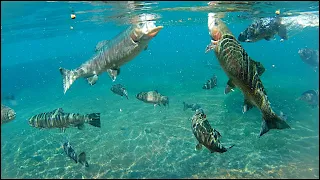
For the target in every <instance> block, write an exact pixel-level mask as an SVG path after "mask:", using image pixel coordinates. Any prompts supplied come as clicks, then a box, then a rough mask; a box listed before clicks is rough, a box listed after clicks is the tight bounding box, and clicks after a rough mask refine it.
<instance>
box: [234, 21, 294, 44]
mask: <svg viewBox="0 0 320 180" xmlns="http://www.w3.org/2000/svg"><path fill="white" fill-rule="evenodd" d="M281 21H282V19H281V17H268V18H260V19H259V20H256V21H254V22H253V23H252V24H251V25H250V26H249V27H247V28H246V29H245V30H244V31H243V32H241V33H240V35H239V36H238V40H239V41H241V42H256V41H259V40H261V39H265V40H267V41H269V40H271V39H272V38H273V37H274V36H275V35H276V34H278V35H279V36H280V37H281V38H282V39H283V40H287V39H288V37H287V29H286V26H285V25H284V24H282V23H281Z"/></svg>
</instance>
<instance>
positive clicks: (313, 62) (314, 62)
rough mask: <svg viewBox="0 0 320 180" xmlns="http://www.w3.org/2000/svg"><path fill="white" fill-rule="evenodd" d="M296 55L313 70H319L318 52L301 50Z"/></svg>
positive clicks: (306, 49)
mask: <svg viewBox="0 0 320 180" xmlns="http://www.w3.org/2000/svg"><path fill="white" fill-rule="evenodd" d="M298 53H299V55H300V58H301V59H302V61H303V62H305V63H307V64H308V65H310V66H312V67H313V68H315V69H317V68H319V50H317V49H309V48H303V49H300V50H299V51H298Z"/></svg>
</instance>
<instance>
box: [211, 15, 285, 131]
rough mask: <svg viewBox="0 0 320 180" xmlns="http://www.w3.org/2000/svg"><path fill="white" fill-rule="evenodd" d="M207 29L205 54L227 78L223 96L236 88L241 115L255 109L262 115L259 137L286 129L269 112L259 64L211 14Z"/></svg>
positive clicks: (272, 112) (278, 118) (277, 118)
mask: <svg viewBox="0 0 320 180" xmlns="http://www.w3.org/2000/svg"><path fill="white" fill-rule="evenodd" d="M208 29H209V35H210V37H211V43H210V44H209V45H208V46H207V48H206V50H205V52H208V51H210V50H213V51H214V52H215V55H216V57H217V60H218V62H219V64H220V66H221V67H222V69H223V70H224V72H225V73H226V75H227V76H228V77H229V81H228V82H227V87H226V90H225V92H226V91H227V92H228V91H230V90H233V89H234V88H236V87H238V88H239V89H240V90H241V92H242V93H243V95H244V103H243V110H242V112H243V113H245V112H247V111H248V110H250V109H251V108H253V107H258V108H259V109H260V111H261V113H262V118H263V121H262V125H261V130H260V136H262V135H263V134H265V133H267V132H268V131H269V130H270V129H286V128H290V126H289V125H288V124H287V122H286V121H285V120H284V119H282V118H281V117H280V116H278V115H277V114H276V113H275V112H274V111H273V110H272V108H271V106H270V102H269V100H268V97H267V92H266V90H265V88H264V86H263V84H262V81H261V79H260V76H261V75H262V74H263V72H264V71H265V68H264V67H263V65H262V64H261V63H260V62H257V61H254V60H253V59H252V58H251V57H250V56H249V55H248V54H247V52H246V51H245V50H244V49H243V48H242V46H241V44H240V43H239V42H238V41H237V39H236V38H235V37H234V36H233V35H232V33H231V31H230V30H229V29H228V27H227V26H226V24H225V23H224V22H223V21H222V20H221V19H220V18H218V17H216V14H215V13H209V14H208Z"/></svg>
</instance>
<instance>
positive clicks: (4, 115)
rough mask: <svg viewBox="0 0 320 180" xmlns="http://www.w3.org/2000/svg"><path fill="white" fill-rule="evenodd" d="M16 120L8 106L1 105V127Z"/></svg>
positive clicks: (13, 112)
mask: <svg viewBox="0 0 320 180" xmlns="http://www.w3.org/2000/svg"><path fill="white" fill-rule="evenodd" d="M15 118H16V113H15V111H14V110H13V109H11V108H9V107H8V106H5V105H2V104H1V125H2V124H4V123H8V122H10V121H12V120H14V119H15Z"/></svg>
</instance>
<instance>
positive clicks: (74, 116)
mask: <svg viewBox="0 0 320 180" xmlns="http://www.w3.org/2000/svg"><path fill="white" fill-rule="evenodd" d="M84 123H89V124H90V125H92V126H95V127H101V125H100V113H91V114H86V115H81V114H78V113H64V112H63V109H62V108H58V109H55V110H53V111H51V112H46V113H40V114H37V115H34V116H32V117H31V118H30V119H29V125H30V126H32V127H36V128H47V129H50V128H61V130H63V131H64V130H65V128H68V127H78V128H79V129H82V128H83V125H84Z"/></svg>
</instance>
